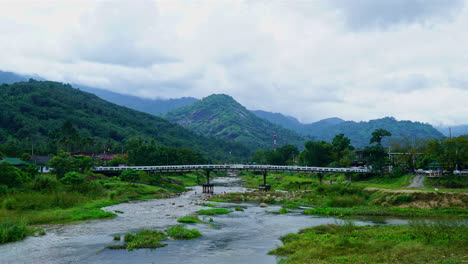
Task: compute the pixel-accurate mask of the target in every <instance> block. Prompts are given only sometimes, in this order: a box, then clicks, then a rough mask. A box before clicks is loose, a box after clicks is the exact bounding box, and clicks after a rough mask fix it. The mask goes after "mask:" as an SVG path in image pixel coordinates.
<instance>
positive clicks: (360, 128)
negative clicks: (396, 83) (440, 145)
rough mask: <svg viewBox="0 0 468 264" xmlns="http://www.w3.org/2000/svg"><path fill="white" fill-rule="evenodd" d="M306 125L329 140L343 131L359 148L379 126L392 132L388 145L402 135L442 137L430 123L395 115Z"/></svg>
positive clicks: (317, 134) (311, 133)
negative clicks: (399, 117)
mask: <svg viewBox="0 0 468 264" xmlns="http://www.w3.org/2000/svg"><path fill="white" fill-rule="evenodd" d="M305 127H306V131H307V133H308V134H309V135H311V136H313V137H315V138H316V139H318V140H325V141H329V142H330V141H332V140H333V137H334V136H335V135H337V134H340V133H343V134H344V135H345V136H346V137H348V138H350V139H351V144H352V145H353V146H354V147H357V148H363V147H365V146H367V145H368V144H369V140H370V138H371V137H372V132H373V131H374V130H376V129H379V128H382V129H385V130H387V131H389V132H390V133H392V136H391V137H388V138H386V139H385V140H384V142H382V143H383V144H384V145H387V144H388V142H389V141H390V140H392V139H394V138H399V137H401V136H413V137H415V138H417V139H422V138H441V137H442V134H441V133H440V132H439V131H437V130H436V129H435V128H433V127H432V126H431V125H429V124H424V123H420V122H412V121H398V120H396V119H395V118H393V117H385V118H381V119H375V120H370V121H368V122H353V121H345V122H337V123H329V124H323V122H322V123H320V121H319V122H316V123H313V124H309V125H305Z"/></svg>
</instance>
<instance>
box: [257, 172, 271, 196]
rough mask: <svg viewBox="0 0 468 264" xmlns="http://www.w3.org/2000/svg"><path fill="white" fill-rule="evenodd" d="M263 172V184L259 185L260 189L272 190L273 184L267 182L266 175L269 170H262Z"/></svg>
mask: <svg viewBox="0 0 468 264" xmlns="http://www.w3.org/2000/svg"><path fill="white" fill-rule="evenodd" d="M262 174H263V184H260V185H258V189H259V190H261V191H265V192H268V191H270V190H271V185H269V184H266V175H267V172H266V171H262Z"/></svg>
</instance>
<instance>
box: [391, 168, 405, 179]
mask: <svg viewBox="0 0 468 264" xmlns="http://www.w3.org/2000/svg"><path fill="white" fill-rule="evenodd" d="M403 175H405V171H404V170H403V169H402V168H400V167H396V168H393V170H392V173H390V178H400V177H401V176H403Z"/></svg>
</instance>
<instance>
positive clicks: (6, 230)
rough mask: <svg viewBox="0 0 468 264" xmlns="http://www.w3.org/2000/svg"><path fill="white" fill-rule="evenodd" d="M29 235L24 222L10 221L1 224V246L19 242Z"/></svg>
mask: <svg viewBox="0 0 468 264" xmlns="http://www.w3.org/2000/svg"><path fill="white" fill-rule="evenodd" d="M27 235H28V227H27V225H26V221H24V220H16V221H13V220H9V219H7V220H6V221H4V222H0V244H2V243H7V242H13V241H18V240H21V239H23V238H25V237H26V236H27Z"/></svg>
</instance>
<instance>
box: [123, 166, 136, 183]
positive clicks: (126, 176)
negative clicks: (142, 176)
mask: <svg viewBox="0 0 468 264" xmlns="http://www.w3.org/2000/svg"><path fill="white" fill-rule="evenodd" d="M120 179H121V180H122V181H127V182H135V181H136V180H138V172H137V171H136V170H133V169H126V170H124V171H122V174H121V175H120Z"/></svg>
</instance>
